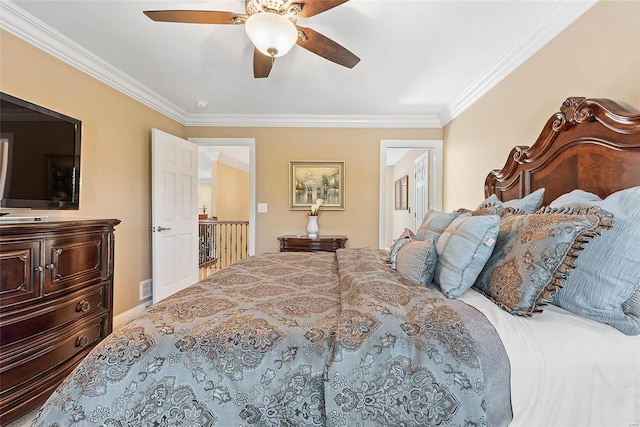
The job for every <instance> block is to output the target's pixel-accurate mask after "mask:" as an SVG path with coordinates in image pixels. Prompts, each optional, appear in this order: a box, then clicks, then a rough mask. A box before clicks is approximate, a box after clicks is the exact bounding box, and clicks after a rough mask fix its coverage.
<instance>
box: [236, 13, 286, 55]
mask: <svg viewBox="0 0 640 427" xmlns="http://www.w3.org/2000/svg"><path fill="white" fill-rule="evenodd" d="M244 26H245V29H246V30H247V35H248V36H249V39H251V43H253V45H254V46H255V47H256V48H257V49H258V50H259V51H260V52H261V53H262V54H264V55H266V56H271V57H278V56H283V55H285V54H286V53H287V52H289V50H291V48H292V47H293V45H294V44H296V40H297V39H298V30H297V29H296V26H295V25H293V22H291V21H289V20H288V19H287V18H285V17H284V16H281V15H278V14H277V13H272V12H261V13H256V14H253V15H251V16H250V17H249V18H248V19H247V22H245V24H244Z"/></svg>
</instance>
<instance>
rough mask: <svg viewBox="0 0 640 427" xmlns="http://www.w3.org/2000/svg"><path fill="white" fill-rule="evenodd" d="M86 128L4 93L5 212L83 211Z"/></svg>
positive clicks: (0, 201) (0, 196)
mask: <svg viewBox="0 0 640 427" xmlns="http://www.w3.org/2000/svg"><path fill="white" fill-rule="evenodd" d="M81 129H82V122H81V121H80V120H77V119H74V118H72V117H68V116H65V115H64V114H60V113H57V112H55V111H52V110H49V109H47V108H44V107H40V106H38V105H35V104H32V103H30V102H28V101H25V100H22V99H19V98H16V97H14V96H11V95H9V94H6V93H3V92H0V208H30V209H72V210H73V209H79V206H80V205H79V198H80V142H81V138H80V133H81Z"/></svg>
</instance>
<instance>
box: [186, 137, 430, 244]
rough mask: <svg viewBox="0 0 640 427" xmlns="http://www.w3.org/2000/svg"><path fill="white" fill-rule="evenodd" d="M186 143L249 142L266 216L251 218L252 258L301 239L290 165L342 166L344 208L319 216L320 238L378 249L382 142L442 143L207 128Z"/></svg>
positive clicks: (302, 223)
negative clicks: (290, 237)
mask: <svg viewBox="0 0 640 427" xmlns="http://www.w3.org/2000/svg"><path fill="white" fill-rule="evenodd" d="M187 132H188V135H187V136H188V137H190V138H207V137H208V138H254V139H255V141H256V202H257V203H267V206H268V212H267V213H258V214H256V253H261V252H275V251H277V250H278V240H277V237H278V236H280V235H283V234H297V233H301V234H306V227H307V216H306V212H303V211H290V210H289V204H288V196H287V189H288V187H289V161H291V160H341V161H344V162H345V177H346V183H345V185H346V192H345V197H346V202H345V204H346V209H345V210H344V211H321V212H320V218H319V219H318V224H319V226H320V234H344V235H346V236H347V237H348V238H349V241H348V242H347V246H349V247H362V246H375V247H377V246H378V198H379V190H378V186H379V173H380V140H381V139H441V138H442V130H441V129H332V128H244V129H234V128H212V127H191V128H188V129H187Z"/></svg>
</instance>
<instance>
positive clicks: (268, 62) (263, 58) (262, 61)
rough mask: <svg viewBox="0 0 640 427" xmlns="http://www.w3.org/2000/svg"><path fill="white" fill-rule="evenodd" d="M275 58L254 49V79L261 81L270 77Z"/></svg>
mask: <svg viewBox="0 0 640 427" xmlns="http://www.w3.org/2000/svg"><path fill="white" fill-rule="evenodd" d="M273 62H274V58H272V57H270V56H267V55H263V54H262V53H260V51H259V50H258V49H255V48H254V49H253V77H255V78H256V79H261V78H265V77H269V73H270V72H271V67H273Z"/></svg>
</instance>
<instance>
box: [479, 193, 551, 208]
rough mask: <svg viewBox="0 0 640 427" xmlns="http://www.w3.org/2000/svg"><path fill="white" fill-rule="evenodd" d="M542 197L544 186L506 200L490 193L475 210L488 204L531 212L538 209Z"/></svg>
mask: <svg viewBox="0 0 640 427" xmlns="http://www.w3.org/2000/svg"><path fill="white" fill-rule="evenodd" d="M543 198H544V188H539V189H537V190H536V191H534V192H533V193H530V194H527V195H526V196H524V197H523V198H522V199H512V200H507V201H506V202H503V201H502V200H500V199H498V197H497V196H496V195H495V194H492V195H490V196H489V197H487V198H486V199H485V200H484V201H483V202H482V203H480V206H478V209H476V210H480V209H483V208H487V207H489V206H499V207H504V208H514V209H519V210H520V211H522V212H523V213H526V214H532V213H534V212H535V211H537V210H538V209H540V207H541V206H542V199H543Z"/></svg>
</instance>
